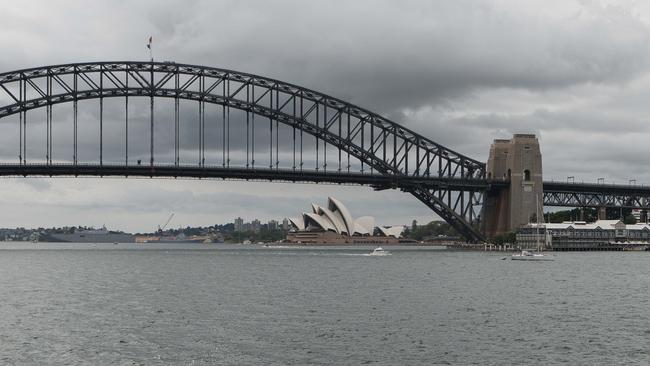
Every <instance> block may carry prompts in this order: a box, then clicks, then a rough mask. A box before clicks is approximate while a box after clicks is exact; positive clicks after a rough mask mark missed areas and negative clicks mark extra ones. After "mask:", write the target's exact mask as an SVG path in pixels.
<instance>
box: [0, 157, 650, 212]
mask: <svg viewBox="0 0 650 366" xmlns="http://www.w3.org/2000/svg"><path fill="white" fill-rule="evenodd" d="M0 176H5V177H11V176H23V177H26V176H36V177H38V176H41V177H57V176H59V177H60V176H95V177H109V176H114V177H130V176H132V177H159V178H179V177H180V178H196V179H224V180H251V181H277V182H292V183H329V184H346V185H364V186H370V187H373V188H374V189H376V190H384V189H401V190H405V191H408V190H409V189H412V188H416V187H418V188H425V189H431V190H461V191H466V192H484V191H486V190H489V189H499V188H504V187H507V186H508V185H509V182H507V181H503V180H485V179H477V178H448V177H436V176H429V177H426V176H397V175H392V176H387V175H382V174H379V173H358V172H346V171H345V172H344V171H312V170H303V171H301V170H294V169H268V168H261V169H260V168H256V169H252V168H242V167H223V166H211V165H205V166H197V165H195V164H194V165H173V164H169V165H165V164H156V165H153V166H150V165H148V164H147V165H124V164H79V163H78V164H4V165H0ZM543 184H544V205H545V206H556V207H595V208H598V207H622V208H640V209H650V186H646V185H622V184H590V183H566V182H555V181H545V182H544V183H543Z"/></svg>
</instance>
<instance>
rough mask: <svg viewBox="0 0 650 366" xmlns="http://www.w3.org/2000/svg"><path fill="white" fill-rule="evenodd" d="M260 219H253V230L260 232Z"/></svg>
mask: <svg viewBox="0 0 650 366" xmlns="http://www.w3.org/2000/svg"><path fill="white" fill-rule="evenodd" d="M261 226H262V225H261V224H260V220H258V219H255V220H253V221H251V231H252V232H254V233H259V232H260V228H261Z"/></svg>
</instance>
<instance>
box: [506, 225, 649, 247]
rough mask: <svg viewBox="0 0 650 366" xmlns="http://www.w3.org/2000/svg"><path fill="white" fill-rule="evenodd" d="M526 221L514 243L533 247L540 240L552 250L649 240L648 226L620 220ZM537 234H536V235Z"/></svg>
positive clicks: (618, 245) (612, 245) (611, 245)
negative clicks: (628, 223) (590, 221)
mask: <svg viewBox="0 0 650 366" xmlns="http://www.w3.org/2000/svg"><path fill="white" fill-rule="evenodd" d="M537 226H538V224H528V225H526V226H523V227H521V228H519V230H517V245H518V246H519V247H521V248H522V249H534V248H536V247H537V243H538V242H540V243H542V245H543V246H544V248H546V249H553V250H622V249H624V248H625V245H628V244H629V245H637V244H640V243H641V244H642V243H650V225H648V224H634V225H626V224H625V223H624V222H623V221H621V220H598V221H596V222H593V223H586V222H584V221H565V222H562V223H549V224H539V228H538V227H537ZM538 235H539V236H538Z"/></svg>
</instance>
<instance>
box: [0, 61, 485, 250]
mask: <svg viewBox="0 0 650 366" xmlns="http://www.w3.org/2000/svg"><path fill="white" fill-rule="evenodd" d="M0 88H1V89H2V90H1V91H2V92H3V93H4V94H5V99H7V100H9V103H7V104H6V105H0V118H3V117H7V116H10V115H15V114H19V115H20V124H21V130H20V134H21V135H20V153H19V165H20V166H24V167H25V169H24V171H25V172H26V173H27V174H33V173H31V172H32V170H29V169H27V167H28V166H29V165H30V164H27V161H26V156H27V146H26V145H27V140H26V135H27V132H26V131H27V129H26V124H27V111H29V110H32V109H37V108H42V107H45V108H47V109H48V113H47V115H48V123H47V136H48V137H47V141H48V146H47V151H48V153H47V157H46V160H47V161H46V164H45V165H46V166H47V165H52V132H51V129H52V122H51V108H52V106H53V105H55V104H60V103H73V105H74V110H75V114H74V156H73V159H72V160H73V161H72V164H71V165H72V166H78V165H80V162H79V161H77V117H76V110H77V107H76V106H77V103H78V102H79V101H81V100H86V99H99V100H100V103H101V101H103V99H104V98H109V97H124V98H127V100H128V98H129V97H149V98H150V100H151V129H150V133H151V136H150V141H151V143H150V145H151V146H150V148H151V157H150V159H151V160H150V166H151V168H154V167H159V166H160V165H158V164H154V161H155V158H154V157H155V154H154V137H153V131H154V128H153V126H154V123H155V120H154V112H153V111H154V108H153V105H154V100H155V98H173V99H175V100H176V105H178V100H182V99H184V100H193V101H197V102H198V103H199V113H200V110H201V105H203V106H204V105H205V103H208V104H216V105H221V106H223V108H224V129H225V123H226V122H225V121H226V119H225V113H226V112H225V111H226V109H227V110H228V112H229V111H230V109H231V108H234V109H238V110H241V111H244V112H246V113H247V114H246V115H247V118H248V115H249V113H250V114H251V115H252V116H253V118H254V116H261V117H264V118H267V119H268V120H269V124H270V129H271V134H272V133H273V123H275V127H276V129H275V131H276V134H277V133H278V128H277V126H278V123H282V124H283V125H286V126H289V127H291V128H292V129H293V131H294V140H293V141H294V143H293V165H292V170H293V171H294V172H303V167H302V149H301V154H300V163H299V164H298V161H297V158H296V138H295V136H296V131H300V133H301V141H302V132H305V133H307V134H308V135H311V136H313V137H315V138H316V168H315V170H316V172H317V173H318V172H319V170H321V171H322V173H327V172H328V166H327V161H328V160H327V157H326V156H324V157H322V162H323V165H320V163H321V162H320V160H319V147H320V146H321V145H320V144H321V143H322V146H323V151H322V153H323V154H327V151H328V150H327V148H326V147H327V146H328V145H329V146H330V147H334V148H335V149H336V150H337V151H338V166H337V167H336V168H337V169H336V170H332V169H331V168H330V170H329V172H332V171H335V172H337V173H338V174H339V175H346V174H347V175H353V174H354V173H358V172H351V171H350V156H352V157H353V158H356V159H358V161H359V162H360V163H361V169H360V173H361V174H366V175H369V176H377V177H381V179H378V180H377V181H376V182H375V183H373V184H368V185H371V186H373V187H375V188H376V189H386V188H399V189H401V190H403V191H406V192H409V193H411V194H413V195H414V196H415V197H417V198H418V199H419V200H421V201H422V202H424V203H425V204H426V205H427V206H428V207H430V208H431V209H432V210H433V211H434V212H436V213H437V214H438V215H440V216H441V217H442V218H443V219H444V220H446V221H447V222H449V223H450V224H451V225H453V226H454V227H455V228H456V229H457V230H458V231H459V232H460V233H461V234H462V235H464V236H465V237H466V238H467V239H468V240H472V241H478V240H482V239H483V237H482V235H481V233H480V232H479V231H478V230H477V229H476V226H477V225H476V221H478V219H479V217H478V215H477V208H479V207H480V204H481V198H482V191H483V190H484V189H483V188H481V189H477V188H476V187H475V186H473V185H471V184H468V185H466V186H465V185H463V184H460V183H457V184H446V183H440V182H441V181H447V182H465V181H478V180H484V178H485V164H484V163H482V162H479V161H476V160H474V159H471V158H469V157H466V156H464V155H461V154H459V153H457V152H455V151H453V150H451V149H448V148H446V147H444V146H442V145H440V144H437V143H435V142H433V141H432V140H430V139H428V138H426V137H424V136H422V135H419V134H417V133H415V132H413V131H411V130H409V129H407V128H405V127H403V126H401V125H399V124H397V123H395V122H392V121H390V120H388V119H386V118H384V117H382V116H380V115H378V114H376V113H372V112H370V111H368V110H366V109H363V108H360V107H358V106H355V105H352V104H349V103H346V102H344V101H342V100H340V99H337V98H333V97H331V96H328V95H325V94H322V93H319V92H316V91H313V90H310V89H306V88H302V87H299V86H297V85H294V84H289V83H285V82H282V81H279V80H274V79H270V78H265V77H262V76H258V75H253V74H247V73H241V72H237V71H233V70H225V69H218V68H211V67H204V66H195V65H186V64H176V63H172V62H131V61H123V62H96V63H76V64H66V65H55V66H45V67H38V68H31V69H24V70H18V71H12V72H6V73H1V74H0ZM127 105H128V102H127ZM298 105H299V108H297V106H298ZM102 108H103V107H102ZM203 108H204V107H203ZM101 113H103V109H102V112H101ZM203 113H204V114H203V117H201V118H204V117H205V112H203ZM176 114H178V109H176ZM100 115H101V114H100ZM228 115H229V114H228ZM175 118H176V121H175V128H177V129H178V123H179V122H178V116H175ZM127 119H128V111H127ZM247 121H248V120H247ZM228 123H229V122H228ZM23 126H24V127H25V128H24V129H23ZM100 126H101V117H100ZM247 128H248V122H247ZM101 131H102V130H101V127H100V134H101ZM127 134H128V131H127ZM248 134H249V132H248V130H247V131H246V139H247V140H246V143H247V147H246V148H247V150H246V166H245V168H246V169H251V170H255V171H256V172H259V173H260V176H262V173H263V171H276V172H278V173H280V168H279V166H278V164H279V152H278V149H279V145H280V144H279V139H278V138H276V146H275V148H276V151H275V159H276V160H275V161H274V160H273V159H274V158H273V150H272V148H273V136H272V135H271V144H270V147H271V151H270V156H269V165H268V168H263V169H261V168H260V167H259V165H258V166H256V165H255V150H254V141H253V152H252V154H251V157H252V161H249V151H248ZM253 135H254V131H253ZM203 136H204V135H203ZM127 138H128V136H127ZM203 138H205V137H203ZM228 138H229V137H228ZM224 142H225V134H224ZM99 145H100V146H99V150H100V161H99V166H100V167H101V166H103V161H102V151H103V140H102V139H101V138H100V143H99ZM178 145H179V142H178V133H177V134H176V141H175V164H174V165H175V166H176V167H178V168H179V169H178V170H177V171H178V172H179V173H180V175H183V171H182V170H181V169H180V168H182V167H180V166H178V150H179V146H178ZM228 148H229V146H228ZM283 148H284V147H283ZM289 148H290V147H289ZM199 149H205V142H204V141H203V142H202V143H200V145H199ZM223 149H224V153H223V164H222V168H223V169H228V168H231V166H230V159H229V150H228V152H227V153H226V145H225V143H224V147H223ZM343 153H344V154H347V165H345V164H344V163H345V159H346V156H343V155H342V154H343ZM199 154H200V155H201V154H203V156H205V152H204V151H203V152H199ZM126 155H127V157H126V163H125V164H126V165H128V144H127V151H126ZM198 166H199V167H202V168H209V167H206V166H205V158H203V166H202V163H201V161H200V160H199V163H198ZM232 168H234V167H232ZM140 170H141V169H140ZM368 170H369V172H368ZM12 171H15V170H12ZM79 171H80V172H81V174H91V173H85V172H87V171H90V170H86V169H79ZM93 171H94V170H93ZM100 171H101V170H100ZM136 174H137V173H136ZM278 176H281V174H278ZM386 177H390V180H389V183H387V180H386ZM413 178H421V179H420V180H421V183H419V184H412V183H408V182H412V181H413Z"/></svg>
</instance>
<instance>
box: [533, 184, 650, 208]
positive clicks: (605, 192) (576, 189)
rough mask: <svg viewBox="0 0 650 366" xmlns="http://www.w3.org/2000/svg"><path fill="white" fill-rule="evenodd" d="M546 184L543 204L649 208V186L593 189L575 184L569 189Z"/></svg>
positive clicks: (614, 186)
mask: <svg viewBox="0 0 650 366" xmlns="http://www.w3.org/2000/svg"><path fill="white" fill-rule="evenodd" d="M547 185H551V184H550V183H546V182H545V183H544V205H545V206H557V207H595V208H598V207H616V208H633V209H635V208H636V209H644V210H647V209H650V187H630V186H623V185H620V186H616V185H612V186H609V187H605V186H603V187H600V188H599V189H596V190H594V187H592V186H591V185H578V184H575V185H573V186H572V187H571V190H569V189H558V188H555V187H553V188H551V187H547ZM553 185H557V184H556V183H553Z"/></svg>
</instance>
